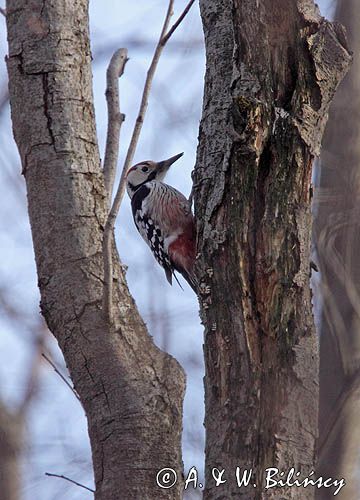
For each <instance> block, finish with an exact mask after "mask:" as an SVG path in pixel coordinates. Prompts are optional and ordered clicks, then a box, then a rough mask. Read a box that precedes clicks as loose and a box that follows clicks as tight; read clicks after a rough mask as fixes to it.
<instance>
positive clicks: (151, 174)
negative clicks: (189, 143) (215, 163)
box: [126, 153, 184, 198]
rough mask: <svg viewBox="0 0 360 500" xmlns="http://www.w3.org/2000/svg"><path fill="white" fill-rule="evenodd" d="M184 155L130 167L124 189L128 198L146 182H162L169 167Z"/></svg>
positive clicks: (143, 162)
mask: <svg viewBox="0 0 360 500" xmlns="http://www.w3.org/2000/svg"><path fill="white" fill-rule="evenodd" d="M183 154H184V153H180V154H178V155H175V156H172V157H171V158H169V159H168V160H163V161H159V162H155V161H151V160H148V161H141V162H140V163H137V164H136V165H134V166H133V167H131V168H130V169H129V171H128V173H127V175H126V189H127V192H128V195H129V196H130V198H132V197H133V195H134V193H135V192H136V191H137V189H139V187H140V186H142V185H143V184H145V183H146V182H149V181H153V180H157V181H162V180H163V179H164V177H165V175H166V173H167V171H168V170H169V167H170V166H171V165H172V164H173V163H174V162H175V161H176V160H178V159H179V158H180V157H181V156H182V155H183Z"/></svg>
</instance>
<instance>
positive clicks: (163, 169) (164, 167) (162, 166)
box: [156, 153, 184, 175]
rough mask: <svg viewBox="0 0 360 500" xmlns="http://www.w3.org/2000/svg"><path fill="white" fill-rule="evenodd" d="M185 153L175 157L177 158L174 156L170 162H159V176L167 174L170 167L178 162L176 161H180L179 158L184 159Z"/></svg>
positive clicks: (157, 165)
mask: <svg viewBox="0 0 360 500" xmlns="http://www.w3.org/2000/svg"><path fill="white" fill-rule="evenodd" d="M183 154H184V153H179V154H178V155H175V156H172V157H171V158H169V159H168V160H163V161H159V162H158V163H157V164H156V170H157V172H158V173H159V174H162V175H165V174H166V172H167V171H168V170H169V167H170V166H171V165H172V164H173V163H174V162H176V160H178V159H179V158H181V157H182V155H183Z"/></svg>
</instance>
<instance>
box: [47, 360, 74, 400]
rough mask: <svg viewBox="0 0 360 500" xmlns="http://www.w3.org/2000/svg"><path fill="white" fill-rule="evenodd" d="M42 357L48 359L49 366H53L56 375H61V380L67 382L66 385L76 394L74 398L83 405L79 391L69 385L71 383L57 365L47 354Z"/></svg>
mask: <svg viewBox="0 0 360 500" xmlns="http://www.w3.org/2000/svg"><path fill="white" fill-rule="evenodd" d="M42 357H43V358H44V359H46V361H47V362H48V363H49V365H50V366H52V367H53V368H54V371H55V373H57V374H58V375H59V377H60V378H61V380H62V381H63V382H65V384H66V385H67V386H68V387H69V389H70V390H71V391H72V393H73V394H74V396H75V397H76V398H77V399H78V400H79V401H80V403H81V400H80V396H79V394H78V393H77V391H76V389H75V387H73V386H72V385H71V384H70V383H69V381H68V380H66V377H64V375H63V374H62V373H61V372H60V370H59V369H58V368H57V366H56V365H55V363H54V362H53V361H51V359H50V358H48V357H47V356H46V354H45V353H42Z"/></svg>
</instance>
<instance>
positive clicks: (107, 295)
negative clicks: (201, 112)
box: [103, 0, 174, 323]
mask: <svg viewBox="0 0 360 500" xmlns="http://www.w3.org/2000/svg"><path fill="white" fill-rule="evenodd" d="M173 5H174V0H169V5H168V9H167V12H166V16H165V20H164V24H163V27H162V30H161V34H160V38H159V41H158V43H157V45H156V48H155V52H154V56H153V59H152V61H151V64H150V67H149V70H148V72H147V76H146V80H145V85H144V90H143V95H142V99H141V103H140V109H139V113H138V116H137V118H136V122H135V126H134V130H133V134H132V137H131V141H130V145H129V148H128V151H127V154H126V158H125V163H124V166H123V170H122V172H121V177H120V182H119V186H118V189H117V192H116V195H115V199H114V202H113V204H112V207H111V210H110V213H109V217H108V219H107V221H106V224H105V229H104V240H103V253H104V280H105V286H104V296H103V309H104V312H105V314H106V316H107V318H108V319H109V321H110V323H111V320H112V285H113V283H112V274H113V266H112V256H111V242H112V236H113V229H114V225H115V220H116V217H117V214H118V212H119V208H120V204H121V201H122V199H123V196H124V191H125V180H126V173H127V171H128V169H129V167H130V165H131V162H132V160H133V158H134V154H135V150H136V146H137V143H138V140H139V137H140V132H141V129H142V125H143V123H144V116H145V113H146V109H147V106H148V100H149V93H150V89H151V84H152V81H153V78H154V74H155V71H156V68H157V65H158V62H159V59H160V56H161V53H162V51H163V48H164V46H165V45H164V44H162V39H163V37H164V35H165V33H166V31H167V29H168V26H169V23H170V18H171V16H172V13H173Z"/></svg>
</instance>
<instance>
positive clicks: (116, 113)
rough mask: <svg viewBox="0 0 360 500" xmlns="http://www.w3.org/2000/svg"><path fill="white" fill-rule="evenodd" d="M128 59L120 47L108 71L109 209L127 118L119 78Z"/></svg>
mask: <svg viewBox="0 0 360 500" xmlns="http://www.w3.org/2000/svg"><path fill="white" fill-rule="evenodd" d="M127 61H128V58H127V49H118V50H117V51H116V52H115V53H114V54H113V56H112V58H111V60H110V64H109V66H108V69H107V72H106V92H105V95H106V102H107V107H108V128H107V135H106V148H105V158H104V179H105V188H106V192H107V195H108V206H109V209H110V207H111V197H112V191H113V186H114V180H115V175H116V165H117V161H118V156H119V138H120V130H121V125H122V123H123V121H124V120H125V115H124V114H122V113H121V112H120V98H119V78H120V77H121V75H122V74H123V73H124V69H125V64H126V62H127Z"/></svg>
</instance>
